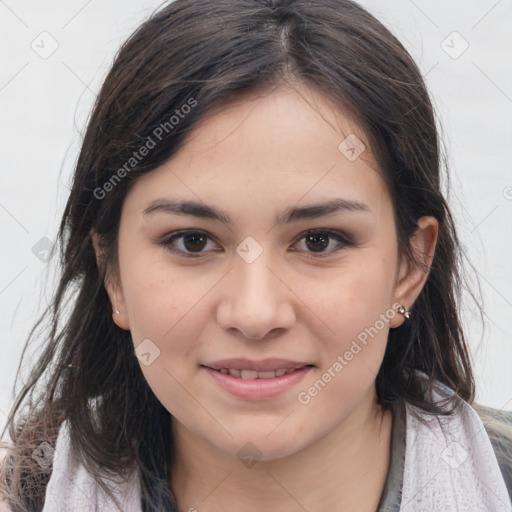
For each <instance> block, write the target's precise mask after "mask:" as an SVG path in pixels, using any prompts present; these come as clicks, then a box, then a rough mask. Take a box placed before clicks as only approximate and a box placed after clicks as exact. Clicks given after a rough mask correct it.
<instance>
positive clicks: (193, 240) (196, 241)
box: [183, 233, 208, 252]
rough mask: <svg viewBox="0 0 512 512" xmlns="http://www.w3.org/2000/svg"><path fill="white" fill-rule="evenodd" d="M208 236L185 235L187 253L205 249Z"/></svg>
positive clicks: (184, 242)
mask: <svg viewBox="0 0 512 512" xmlns="http://www.w3.org/2000/svg"><path fill="white" fill-rule="evenodd" d="M207 238H208V237H207V236H205V235H204V234H202V233H193V234H191V235H185V236H184V237H183V245H184V246H185V249H187V251H191V252H194V251H201V250H203V249H204V248H205V246H206V242H207Z"/></svg>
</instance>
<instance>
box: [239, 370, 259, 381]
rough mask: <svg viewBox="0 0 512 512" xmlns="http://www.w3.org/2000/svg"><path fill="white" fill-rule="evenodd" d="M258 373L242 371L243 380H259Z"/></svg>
mask: <svg viewBox="0 0 512 512" xmlns="http://www.w3.org/2000/svg"><path fill="white" fill-rule="evenodd" d="M257 378H258V372H254V371H252V370H242V379H257Z"/></svg>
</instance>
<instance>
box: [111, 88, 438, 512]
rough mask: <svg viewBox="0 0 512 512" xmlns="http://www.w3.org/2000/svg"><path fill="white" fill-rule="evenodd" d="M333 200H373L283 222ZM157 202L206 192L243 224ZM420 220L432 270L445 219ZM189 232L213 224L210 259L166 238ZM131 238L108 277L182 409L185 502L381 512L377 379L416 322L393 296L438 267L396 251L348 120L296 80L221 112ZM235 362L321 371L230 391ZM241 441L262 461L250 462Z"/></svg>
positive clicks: (152, 187) (135, 196)
mask: <svg viewBox="0 0 512 512" xmlns="http://www.w3.org/2000/svg"><path fill="white" fill-rule="evenodd" d="M349 134H356V135H357V137H358V138H359V139H360V140H361V141H363V142H364V143H365V145H366V150H365V151H364V152H363V153H362V154H361V155H360V157H359V158H357V159H355V160H354V161H350V160H349V159H348V158H347V157H346V156H345V155H344V154H343V152H342V151H340V149H339V148H338V147H339V145H340V143H341V142H342V141H343V140H344V139H345V138H346V137H347V136H348V135H349ZM334 198H343V199H345V200H350V201H357V202H358V203H362V204H364V205H366V207H367V209H368V211H340V212H337V213H335V214H331V215H326V216H323V217H321V218H312V219H301V220H297V221H293V222H290V223H286V224H282V225H278V224H276V216H278V215H281V214H283V212H284V211H285V210H286V209H287V208H289V207H305V206H311V205H314V204H319V203H324V202H326V201H329V200H331V199H334ZM158 199H169V200H190V201H198V202H201V203H205V204H207V205H210V206H212V207H214V208H217V209H221V210H223V211H224V212H226V213H227V214H229V216H230V217H231V218H232V221H233V223H232V224H231V225H229V226H228V225H224V224H223V223H222V222H219V221H218V220H213V219H204V218H198V217H193V216H191V215H179V214H175V213H170V212H166V211H164V210H155V211H153V212H152V213H149V214H144V213H143V212H144V210H145V209H146V208H147V207H148V206H149V205H150V204H151V203H152V202H153V201H155V200H158ZM418 225H419V227H418V230H417V231H416V233H415V234H414V235H413V237H412V238H411V243H412V245H413V249H414V250H415V252H416V254H418V257H419V258H420V261H421V262H422V263H424V264H426V265H427V266H430V263H431V260H432V256H433V253H434V249H435V242H436V237H437V222H436V220H435V219H433V218H431V217H423V218H422V219H420V220H419V223H418ZM183 229H195V230H201V231H203V232H206V233H207V234H208V235H209V236H210V238H207V239H206V240H207V241H206V242H205V243H204V244H203V245H202V246H201V245H199V247H200V249H199V250H200V251H201V250H202V251H203V252H202V253H201V255H200V256H198V257H197V256H194V254H192V256H190V255H187V252H186V247H189V249H190V247H192V248H193V249H194V247H196V246H194V245H193V244H190V245H187V246H185V245H184V240H183V238H181V239H178V240H176V241H175V242H174V244H169V245H168V246H167V247H165V246H163V245H160V244H159V242H161V241H162V240H163V239H164V238H165V237H166V236H167V238H168V235H169V234H170V233H172V232H175V231H178V230H183ZM311 229H324V230H325V229H329V230H333V231H339V232H341V233H342V234H344V235H345V236H346V237H348V238H349V239H350V240H352V242H353V243H349V244H347V245H342V244H341V245H340V244H339V243H338V242H337V241H336V240H335V239H334V238H328V239H327V240H328V246H327V247H326V248H325V247H324V246H323V247H324V248H322V249H321V250H323V251H324V252H323V254H327V256H323V257H322V256H321V255H319V253H318V252H314V251H315V247H316V246H315V245H314V244H307V243H306V238H304V235H305V233H304V232H306V231H307V230H311ZM248 236H250V237H252V238H253V239H254V240H255V241H256V242H257V244H258V245H259V246H260V247H261V248H262V250H263V252H262V253H261V254H260V255H259V256H258V257H257V258H256V259H255V260H254V261H252V262H251V263H248V262H247V261H246V260H244V259H243V258H242V257H241V256H240V255H239V254H238V253H237V251H236V249H237V247H238V246H239V245H240V244H241V242H242V241H244V240H245V239H246V237H248ZM324 240H325V239H324ZM172 247H174V248H175V249H176V250H177V251H179V250H180V249H181V251H182V252H181V253H176V252H174V253H173V252H172V251H171V250H170V249H171V248H172ZM118 249H119V256H118V257H119V261H118V263H119V273H118V274H117V273H116V274H115V275H112V276H111V277H109V278H108V279H107V281H106V288H107V291H108V293H109V296H110V299H111V302H112V308H113V310H118V311H119V314H114V317H113V318H114V321H115V322H116V323H117V325H118V326H120V327H121V328H123V329H129V330H130V331H131V334H132V339H133V343H134V347H137V346H138V345H139V344H140V343H141V342H143V340H147V339H149V340H151V343H152V344H153V345H151V347H153V346H154V347H158V350H159V351H160V353H159V355H158V357H156V358H155V359H154V361H152V362H151V364H149V365H148V366H146V365H144V364H142V363H141V369H142V371H143V372H144V376H145V378H146V379H147V381H148V383H149V385H150V386H151V388H152V390H153V391H154V393H155V395H156V396H157V397H158V399H159V400H160V401H161V402H162V404H163V405H164V406H165V407H166V409H167V410H168V411H169V412H170V413H171V414H172V416H173V433H174V436H175V443H176V451H177V456H176V461H175V462H174V466H173V473H172V475H173V476H172V481H171V482H169V483H170V485H171V486H172V489H173V491H174V493H175V495H176V497H177V500H178V504H179V506H180V509H181V510H191V509H192V510H194V509H195V510H198V511H200V512H203V511H221V510H222V511H224V510H238V511H261V510H280V511H289V512H292V511H300V510H304V509H306V510H308V511H310V512H314V511H320V510H333V511H337V510H340V511H341V510H351V511H356V512H357V511H370V510H376V508H377V505H378V502H379V499H380V496H381V494H382V491H383V487H384V484H385V479H386V476H387V468H388V463H389V443H390V434H391V419H392V418H391V414H390V413H389V412H387V413H383V412H382V410H381V408H380V406H378V405H377V403H376V393H375V386H374V384H375V377H376V375H377V372H378V370H379V367H380V365H381V362H382V359H383V355H384V351H385V347H386V342H387V337H388V332H389V329H390V328H399V326H400V325H401V324H402V323H403V321H404V317H403V315H401V314H398V313H396V309H397V304H398V303H399V304H403V305H404V306H405V308H406V309H409V308H410V306H411V305H412V304H413V303H414V301H415V299H416V298H417V296H418V294H419V292H420V291H421V288H422V286H423V284H424V283H425V280H426V278H427V274H426V273H425V270H424V268H425V267H422V268H423V269H422V268H420V266H416V265H413V264H411V263H410V262H408V261H407V260H405V259H402V258H400V256H399V254H398V250H397V238H396V231H395V224H394V218H393V205H392V202H391V199H390V196H389V193H388V191H387V188H386V186H385V184H384V181H383V179H382V178H381V176H380V174H379V171H378V168H377V166H376V164H375V162H374V160H373V158H372V155H371V151H370V148H369V145H368V143H367V142H366V137H365V135H364V133H362V132H361V130H360V129H359V128H358V126H357V124H356V122H355V121H354V118H353V116H350V115H349V112H348V111H347V110H346V109H342V108H340V107H339V106H335V105H333V104H332V103H330V102H329V100H328V99H327V98H326V97H324V96H323V95H322V94H320V93H318V92H315V91H313V90H311V89H307V88H305V87H300V86H295V87H287V86H283V87H281V88H279V89H277V90H273V91H271V92H267V93H265V94H263V93H261V92H260V93H259V94H252V95H249V96H246V97H244V98H242V99H239V100H237V101H236V102H233V103H231V104H229V105H228V106H224V107H223V108H221V109H218V110H216V111H215V112H214V113H212V114H211V115H210V116H208V117H207V118H206V119H203V121H202V122H201V124H200V125H199V126H198V127H196V129H195V130H194V132H192V134H191V135H190V136H189V137H188V139H187V140H186V143H185V145H184V146H183V147H182V148H181V149H180V151H179V152H178V153H177V154H176V155H175V156H173V158H171V159H170V161H168V162H167V163H166V164H165V165H163V166H162V167H160V168H158V169H156V170H154V171H152V172H150V173H149V174H147V175H145V176H143V177H142V178H140V179H139V180H138V181H137V182H136V183H135V185H134V186H133V188H132V189H131V190H130V192H129V194H128V195H127V197H126V199H125V202H124V205H123V211H122V216H121V224H120V230H119V245H118ZM251 250H254V249H251ZM427 268H428V267H427ZM386 312H388V314H389V316H390V317H391V318H390V320H389V321H386V322H384V326H383V327H382V328H380V329H377V330H378V333H377V334H376V335H374V336H373V337H369V338H368V342H367V344H366V345H362V344H361V343H359V346H360V347H361V350H360V351H359V352H358V353H357V354H355V355H354V356H353V358H352V359H351V360H350V361H347V360H346V359H344V361H345V363H346V364H344V365H343V368H342V370H341V371H338V372H336V371H334V374H335V377H332V378H331V379H330V382H328V384H327V385H325V387H324V388H323V389H322V390H321V391H320V392H318V393H317V394H316V395H315V396H313V397H311V399H310V400H309V402H308V403H307V404H303V403H300V402H299V400H298V395H299V393H300V392H304V391H307V390H308V388H310V387H311V386H312V385H313V384H314V383H315V381H317V380H318V379H321V378H322V375H323V374H324V373H325V372H328V370H329V368H331V373H332V368H333V365H334V363H335V362H336V361H337V360H338V361H339V359H337V358H338V356H343V354H345V353H346V351H347V350H349V349H350V347H351V346H353V345H351V344H352V343H353V341H354V340H357V337H358V335H360V333H361V332H363V331H364V330H365V329H366V328H369V327H371V326H376V325H377V326H378V327H380V325H381V324H380V323H379V324H376V322H377V320H379V318H382V317H381V315H383V314H385V313H386ZM146 343H147V342H146ZM229 357H244V358H247V359H251V360H257V361H261V360H263V359H267V358H283V359H289V360H293V361H299V362H303V363H308V364H311V365H314V367H313V368H312V369H311V370H310V371H309V372H308V373H307V374H306V375H305V376H304V377H303V379H302V380H301V382H300V383H298V384H297V385H295V386H294V387H293V388H292V389H290V390H287V391H285V392H284V393H282V394H281V395H279V396H277V397H274V398H270V399H267V400H247V399H242V398H237V397H234V396H232V395H231V394H229V393H228V392H226V391H224V390H223V389H222V388H220V387H219V386H218V384H217V383H216V382H215V381H214V380H213V378H212V376H211V375H210V374H209V373H208V372H207V371H206V370H205V369H204V368H202V367H201V366H200V365H201V364H204V363H206V362H211V361H215V360H219V359H224V358H229ZM338 368H339V367H338ZM303 396H304V395H303ZM247 443H251V444H250V445H248V444H247ZM248 446H249V447H250V448H247V447H248ZM243 447H246V449H249V450H253V452H252V453H254V457H256V459H257V462H256V464H254V465H251V466H250V467H249V465H247V464H244V463H243V461H241V460H240V458H239V456H238V455H237V453H238V452H239V450H240V449H241V448H243ZM254 447H256V449H257V450H256V449H255V448H254Z"/></svg>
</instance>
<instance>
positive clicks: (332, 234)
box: [158, 229, 356, 258]
mask: <svg viewBox="0 0 512 512" xmlns="http://www.w3.org/2000/svg"><path fill="white" fill-rule="evenodd" d="M194 234H195V235H197V234H198V235H204V236H206V237H207V238H208V239H209V240H213V238H212V237H211V236H210V235H209V234H208V233H207V232H205V231H201V230H197V229H185V230H181V231H176V232H174V233H170V234H169V235H167V236H166V237H165V238H163V239H162V240H161V241H160V242H158V245H161V246H163V247H165V248H166V249H167V250H169V251H170V252H173V253H175V254H179V255H182V256H183V255H185V257H192V258H197V257H200V256H203V255H204V254H205V252H204V251H198V252H188V251H186V250H182V249H176V248H175V247H173V244H174V242H175V241H176V240H179V239H182V238H184V237H185V236H187V235H194ZM308 235H309V236H311V235H327V236H328V237H329V239H331V238H332V239H334V240H336V241H337V242H338V244H339V246H338V247H337V248H336V249H333V250H330V251H324V252H314V251H306V252H307V253H308V254H310V255H313V256H314V257H315V258H325V257H327V256H330V255H331V254H333V253H335V252H338V251H340V250H342V249H345V248H347V247H353V246H355V245H356V244H355V243H354V242H353V241H352V240H350V238H348V237H347V236H346V235H345V234H343V233H341V232H340V231H332V230H329V229H310V230H308V231H304V232H303V233H301V234H300V235H298V236H297V238H296V239H295V242H294V245H295V244H297V243H298V242H299V241H301V240H303V239H304V238H306V237H307V236H308ZM330 241H331V240H329V242H330ZM207 243H208V242H207Z"/></svg>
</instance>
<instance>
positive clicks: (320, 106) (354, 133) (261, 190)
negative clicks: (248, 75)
mask: <svg viewBox="0 0 512 512" xmlns="http://www.w3.org/2000/svg"><path fill="white" fill-rule="evenodd" d="M155 194H156V195H155ZM130 195H131V196H135V197H132V198H130V199H137V201H136V202H137V203H139V204H138V207H139V208H143V206H144V205H143V204H140V203H141V202H145V203H147V202H149V201H151V200H154V199H157V198H158V197H156V196H158V195H160V196H162V197H164V196H165V195H167V196H169V195H172V196H176V195H178V196H180V197H181V198H183V197H186V198H191V197H192V196H195V197H194V200H200V201H201V200H203V201H205V202H208V203H209V204H211V203H212V202H214V203H217V204H218V203H219V202H226V201H231V202H233V203H234V202H236V201H235V200H236V199H237V198H238V199H240V198H244V200H249V199H251V200H253V201H254V202H255V203H258V204H259V205H260V206H265V205H266V204H267V205H268V204H269V203H274V202H275V201H278V202H279V201H280V200H282V201H283V208H284V207H285V206H288V203H290V202H304V203H307V202H308V201H310V202H313V201H318V200H328V199H330V198H332V197H333V196H334V195H335V196H336V197H338V196H340V195H341V196H343V197H344V198H345V199H347V200H353V201H360V202H369V203H373V206H374V208H376V209H379V208H380V206H381V203H382V201H383V200H389V197H386V196H387V192H386V187H385V183H384V181H383V180H382V178H381V176H380V172H379V170H378V167H377V165H376V163H375V161H374V158H373V156H372V154H371V150H370V147H369V144H368V141H367V137H366V135H365V134H364V132H363V131H362V130H361V128H360V127H359V126H358V124H357V122H356V120H355V118H354V116H353V115H352V114H351V113H350V111H348V110H344V109H343V108H340V106H339V105H335V104H334V103H333V102H332V101H331V100H330V99H329V98H328V97H326V96H324V95H322V94H321V93H319V92H315V91H314V90H311V89H307V88H305V87H302V88H299V89H297V88H291V87H285V86H283V87H280V88H278V89H275V90H272V91H271V92H269V91H265V92H256V93H251V94H248V95H245V96H243V97H240V98H238V99H237V100H235V101H233V102H230V103H228V104H225V105H223V106H221V107H218V108H216V109H215V110H213V111H211V112H210V113H209V114H208V115H207V116H206V117H205V118H203V119H202V120H201V121H200V122H199V123H198V124H197V125H196V126H195V128H194V129H193V131H192V132H191V133H190V134H189V135H188V137H187V138H186V140H185V142H184V143H183V145H182V146H181V148H180V149H179V150H178V152H177V153H176V154H175V155H173V157H172V158H171V159H169V160H168V162H166V164H164V165H163V166H161V167H160V168H157V169H156V170H154V171H152V172H150V173H148V174H147V175H145V176H143V177H141V178H139V180H138V183H137V184H136V186H134V187H133V188H132V190H131V191H130ZM257 200H259V202H258V201H257ZM284 202H286V203H287V204H286V205H285V204H284ZM234 206H235V205H234ZM253 206H254V205H253ZM370 206H372V204H370Z"/></svg>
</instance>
